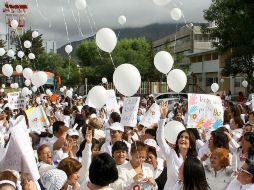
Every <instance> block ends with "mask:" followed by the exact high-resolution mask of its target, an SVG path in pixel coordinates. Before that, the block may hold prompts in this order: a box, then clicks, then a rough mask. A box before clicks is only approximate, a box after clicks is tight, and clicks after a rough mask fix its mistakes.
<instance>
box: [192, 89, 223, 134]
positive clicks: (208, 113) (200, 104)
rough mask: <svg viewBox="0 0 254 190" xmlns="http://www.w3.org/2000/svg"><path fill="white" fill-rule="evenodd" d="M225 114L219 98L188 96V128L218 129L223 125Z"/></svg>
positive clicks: (212, 96)
mask: <svg viewBox="0 0 254 190" xmlns="http://www.w3.org/2000/svg"><path fill="white" fill-rule="evenodd" d="M223 114H224V111H223V107H222V102H221V99H220V97H219V96H214V95H205V94H189V95H188V127H195V128H206V129H217V128H218V127H220V126H221V125H222V124H223Z"/></svg>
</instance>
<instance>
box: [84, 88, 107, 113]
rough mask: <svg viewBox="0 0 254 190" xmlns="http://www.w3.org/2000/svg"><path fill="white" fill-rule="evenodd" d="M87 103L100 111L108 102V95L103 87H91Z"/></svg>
mask: <svg viewBox="0 0 254 190" xmlns="http://www.w3.org/2000/svg"><path fill="white" fill-rule="evenodd" d="M88 96H89V101H90V102H91V105H93V106H95V108H97V109H101V108H102V107H103V106H104V105H105V104H106V101H107V100H108V93H107V91H106V89H105V88H104V87H103V86H95V87H93V88H92V89H91V90H90V91H89V93H88Z"/></svg>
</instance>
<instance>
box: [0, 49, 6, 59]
mask: <svg viewBox="0 0 254 190" xmlns="http://www.w3.org/2000/svg"><path fill="white" fill-rule="evenodd" d="M4 54H5V50H4V48H0V57H1V56H3V55H4Z"/></svg>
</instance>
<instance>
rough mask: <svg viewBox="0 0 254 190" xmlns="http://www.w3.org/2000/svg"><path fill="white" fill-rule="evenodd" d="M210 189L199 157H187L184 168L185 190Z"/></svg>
mask: <svg viewBox="0 0 254 190" xmlns="http://www.w3.org/2000/svg"><path fill="white" fill-rule="evenodd" d="M209 189H210V187H209V185H208V183H207V181H206V176H205V170H204V167H203V164H202V162H201V161H200V160H199V159H198V158H197V157H192V156H189V157H187V158H186V160H185V161H184V166H183V190H209Z"/></svg>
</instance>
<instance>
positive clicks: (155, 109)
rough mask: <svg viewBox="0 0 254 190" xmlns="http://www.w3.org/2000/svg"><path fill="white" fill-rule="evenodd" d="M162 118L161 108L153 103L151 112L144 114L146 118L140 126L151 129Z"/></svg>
mask: <svg viewBox="0 0 254 190" xmlns="http://www.w3.org/2000/svg"><path fill="white" fill-rule="evenodd" d="M160 116H161V114H160V106H159V105H158V104H156V103H153V105H152V106H151V107H150V108H149V110H148V111H147V112H146V113H145V114H144V117H143V118H142V120H141V121H140V123H139V124H141V125H143V126H145V127H148V128H149V127H150V126H151V125H152V124H154V123H158V121H159V120H160Z"/></svg>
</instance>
